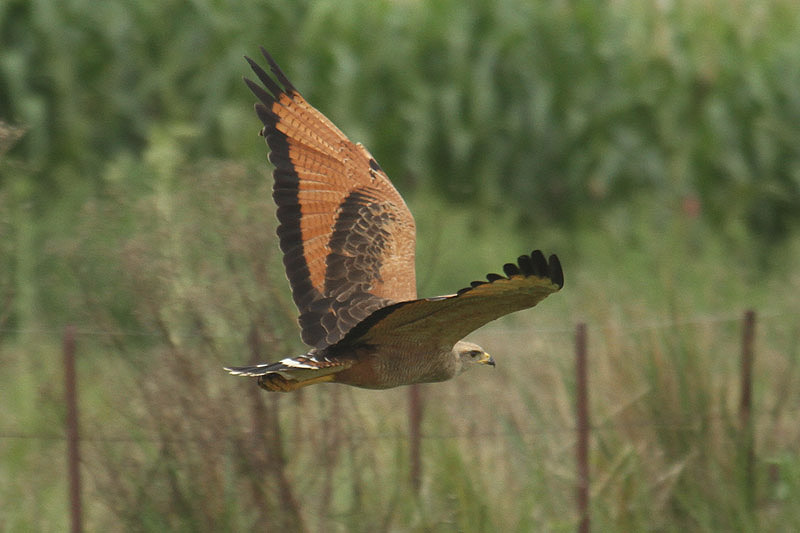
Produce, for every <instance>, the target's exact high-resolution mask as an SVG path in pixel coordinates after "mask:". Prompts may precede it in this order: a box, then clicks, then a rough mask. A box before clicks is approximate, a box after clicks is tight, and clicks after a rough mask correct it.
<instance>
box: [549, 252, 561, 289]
mask: <svg viewBox="0 0 800 533" xmlns="http://www.w3.org/2000/svg"><path fill="white" fill-rule="evenodd" d="M547 269H548V270H549V272H550V279H551V280H553V283H555V284H556V285H558V286H559V287H564V271H563V270H562V269H561V261H559V260H558V256H557V255H556V254H553V255H551V256H550V260H549V261H548V264H547Z"/></svg>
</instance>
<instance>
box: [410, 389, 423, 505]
mask: <svg viewBox="0 0 800 533" xmlns="http://www.w3.org/2000/svg"><path fill="white" fill-rule="evenodd" d="M421 427H422V394H421V390H420V386H419V385H411V386H410V387H409V389H408V440H409V446H408V450H409V468H410V479H411V487H412V488H413V489H414V492H415V494H419V490H420V486H421V485H422V450H421V447H422V432H421Z"/></svg>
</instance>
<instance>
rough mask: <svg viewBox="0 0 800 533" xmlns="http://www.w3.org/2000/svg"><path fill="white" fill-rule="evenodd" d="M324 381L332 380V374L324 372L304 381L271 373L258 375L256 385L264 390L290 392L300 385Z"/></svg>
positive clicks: (304, 385)
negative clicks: (322, 374)
mask: <svg viewBox="0 0 800 533" xmlns="http://www.w3.org/2000/svg"><path fill="white" fill-rule="evenodd" d="M326 381H333V374H326V375H324V376H317V377H315V378H311V379H306V380H304V381H297V380H294V379H286V378H285V377H283V376H281V375H280V374H275V373H271V374H266V375H263V376H260V377H259V378H258V386H259V387H261V388H262V389H264V390H268V391H273V392H291V391H295V390H297V389H299V388H301V387H306V386H308V385H313V384H315V383H324V382H326Z"/></svg>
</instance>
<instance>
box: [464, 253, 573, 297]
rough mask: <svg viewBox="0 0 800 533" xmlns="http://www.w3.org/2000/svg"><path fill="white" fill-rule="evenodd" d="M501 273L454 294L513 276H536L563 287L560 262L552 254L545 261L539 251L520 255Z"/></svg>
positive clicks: (488, 276)
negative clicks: (502, 274)
mask: <svg viewBox="0 0 800 533" xmlns="http://www.w3.org/2000/svg"><path fill="white" fill-rule="evenodd" d="M503 272H504V273H505V276H501V275H500V274H487V275H486V280H487V281H473V282H472V283H470V286H469V287H465V288H463V289H461V290H460V291H458V292H457V293H456V294H457V295H461V294H463V293H465V292H467V291H470V290H472V289H474V288H475V287H478V286H480V285H484V284H486V283H494V282H495V281H498V280H501V279H510V278H512V277H514V276H520V275H521V276H525V277H528V276H536V277H539V278H547V279H549V280H550V281H552V282H553V283H554V284H556V285H558V287H559V288H561V287H563V286H564V272H563V271H562V270H561V262H560V261H559V260H558V257H557V256H556V255H555V254H553V255H551V256H550V259H549V260H548V259H545V257H544V254H543V253H542V251H541V250H534V251H532V252H531V254H530V255H521V256H519V257H518V258H517V263H516V264H515V263H506V264H505V265H503Z"/></svg>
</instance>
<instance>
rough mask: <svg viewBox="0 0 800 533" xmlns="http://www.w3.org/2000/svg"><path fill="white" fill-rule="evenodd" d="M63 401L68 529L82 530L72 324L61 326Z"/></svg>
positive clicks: (76, 391)
mask: <svg viewBox="0 0 800 533" xmlns="http://www.w3.org/2000/svg"><path fill="white" fill-rule="evenodd" d="M62 349H63V355H64V402H65V404H66V407H67V420H66V432H67V475H68V481H69V489H68V490H69V504H70V517H71V521H70V529H71V531H72V533H79V532H80V531H82V530H83V525H82V521H81V518H82V517H81V472H80V433H79V428H78V388H77V385H76V382H77V379H76V377H75V326H67V327H66V328H64V338H63V344H62Z"/></svg>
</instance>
